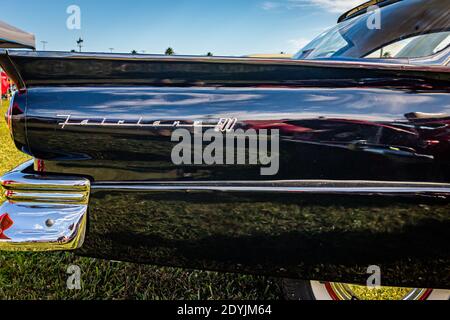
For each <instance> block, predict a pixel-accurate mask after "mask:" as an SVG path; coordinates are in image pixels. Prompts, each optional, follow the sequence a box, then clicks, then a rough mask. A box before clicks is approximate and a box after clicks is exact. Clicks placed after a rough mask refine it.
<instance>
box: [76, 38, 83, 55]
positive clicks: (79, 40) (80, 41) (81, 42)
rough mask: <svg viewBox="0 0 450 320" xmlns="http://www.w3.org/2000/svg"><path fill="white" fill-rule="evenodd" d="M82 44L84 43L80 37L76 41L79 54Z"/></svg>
mask: <svg viewBox="0 0 450 320" xmlns="http://www.w3.org/2000/svg"><path fill="white" fill-rule="evenodd" d="M83 42H84V40H83V39H81V37H80V39H78V40H77V45H78V48H79V49H80V52H81V48H82V47H83Z"/></svg>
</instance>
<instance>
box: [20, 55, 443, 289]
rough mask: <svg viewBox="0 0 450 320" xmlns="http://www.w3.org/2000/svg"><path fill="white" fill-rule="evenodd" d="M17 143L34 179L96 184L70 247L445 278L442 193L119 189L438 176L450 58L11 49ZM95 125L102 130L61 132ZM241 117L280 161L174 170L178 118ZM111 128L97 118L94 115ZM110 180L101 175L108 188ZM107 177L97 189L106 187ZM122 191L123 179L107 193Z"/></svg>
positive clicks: (404, 279)
mask: <svg viewBox="0 0 450 320" xmlns="http://www.w3.org/2000/svg"><path fill="white" fill-rule="evenodd" d="M12 59H13V60H14V62H15V63H16V64H17V68H18V71H20V72H19V73H20V74H21V75H22V76H23V79H24V83H25V84H27V85H28V88H27V90H26V92H24V93H22V94H20V95H18V96H16V98H15V100H14V103H16V104H17V107H18V109H16V110H19V109H20V110H21V112H19V111H17V114H16V115H15V116H13V118H12V122H13V126H14V131H15V134H14V136H15V140H16V144H17V145H18V146H19V147H20V148H21V149H22V150H23V151H24V152H27V153H29V154H31V155H33V156H35V157H36V158H37V159H40V160H43V161H39V168H38V167H36V169H39V171H41V174H45V173H58V174H69V175H74V174H76V175H81V176H87V177H90V178H91V180H92V183H93V184H92V193H91V199H90V203H89V230H88V234H87V239H86V243H85V244H84V246H83V248H82V249H81V251H79V253H80V254H83V255H88V256H94V257H99V258H107V259H113V260H128V261H134V262H139V263H151V264H160V265H169V266H181V267H188V268H197V269H206V270H221V271H232V272H243V273H257V274H265V275H273V276H282V277H292V278H303V279H315V280H328V281H330V280H332V281H344V282H356V283H362V284H364V283H365V282H366V279H367V274H366V269H367V267H368V266H369V265H373V264H376V265H379V266H381V267H382V270H383V284H384V285H402V286H413V287H438V288H450V281H449V268H448V266H449V261H450V259H449V258H450V257H449V250H448V243H449V240H450V239H449V235H448V227H449V202H448V200H447V199H446V198H443V197H437V198H436V197H434V198H429V199H427V198H423V197H421V198H419V197H416V198H412V199H405V198H403V197H402V198H399V197H392V196H390V197H379V196H370V197H369V196H365V197H362V196H360V197H356V196H349V195H346V196H344V195H320V196H319V195H316V196H313V195H305V194H301V193H265V194H257V193H256V192H254V191H252V189H251V183H250V184H249V188H247V190H246V192H241V193H234V192H217V191H206V190H197V191H194V190H190V191H189V192H187V191H180V190H178V191H170V190H165V191H164V192H157V191H148V190H147V191H145V190H139V189H136V190H132V188H129V189H127V190H123V189H121V188H120V186H122V185H123V183H126V182H127V181H128V182H130V184H135V183H142V182H153V183H162V182H163V181H164V182H168V181H169V182H170V181H172V182H173V181H189V182H199V181H217V183H220V182H225V181H231V180H236V181H241V182H243V181H250V182H251V181H257V180H268V181H269V183H270V182H271V181H274V180H301V181H305V180H308V179H320V180H325V179H327V180H369V181H380V180H386V181H403V182H413V181H418V182H445V183H448V182H450V181H449V178H450V170H449V157H450V149H449V121H450V114H449V111H448V110H449V107H450V90H449V86H448V81H449V72H448V68H443V67H417V66H404V65H389V64H376V63H373V64H367V63H363V62H360V61H359V62H355V61H353V62H345V61H340V62H339V61H334V62H329V61H328V62H327V61H321V62H317V61H316V62H302V61H300V62H281V61H273V60H272V61H264V60H262V61H261V60H250V59H223V61H221V60H220V59H218V58H217V59H213V60H208V61H206V59H200V60H201V61H197V60H192V59H189V58H174V59H173V60H171V59H170V58H161V57H154V58H145V59H141V58H132V57H127V58H124V57H119V56H118V57H115V58H113V57H111V56H108V57H94V56H91V57H86V56H80V55H73V56H72V55H62V54H61V55H60V56H59V57H58V56H56V57H55V56H54V55H50V56H48V55H47V54H44V55H43V56H40V54H36V53H29V54H22V53H20V54H19V53H16V54H15V56H14V57H13V56H12ZM67 114H70V115H71V119H72V120H73V121H83V120H86V119H89V120H88V121H89V122H90V123H92V122H94V124H98V126H82V125H81V126H68V127H65V128H63V127H62V126H61V125H60V123H61V122H63V121H64V120H65V119H64V117H62V118H61V117H58V115H67ZM141 117H143V118H145V119H144V121H146V122H148V123H151V122H152V121H157V120H159V121H167V122H172V121H180V122H182V123H192V122H193V121H203V122H205V123H214V122H217V120H218V119H220V118H236V119H237V120H238V122H237V126H236V127H237V128H242V129H256V130H261V129H277V130H279V131H280V137H281V141H280V161H281V163H280V171H279V173H278V174H277V175H275V176H270V177H267V176H266V177H262V176H261V175H260V170H259V169H260V167H259V166H239V165H230V166H206V165H196V166H175V165H174V164H173V163H172V161H171V158H170V156H171V150H172V147H173V146H174V143H173V142H171V141H170V138H171V134H172V132H173V128H172V129H171V128H164V129H163V128H142V127H140V126H138V125H136V126H127V127H124V126H121V125H120V124H119V121H124V122H123V123H122V124H131V123H137V121H138V120H139V119H140V118H141ZM104 118H107V119H108V121H111V122H116V123H117V126H109V127H104V126H101V125H100V124H101V122H102V121H103V120H102V119H104ZM105 183H106V184H105ZM105 186H106V187H105ZM117 187H119V188H117Z"/></svg>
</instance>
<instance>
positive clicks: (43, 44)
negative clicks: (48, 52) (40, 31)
mask: <svg viewBox="0 0 450 320" xmlns="http://www.w3.org/2000/svg"><path fill="white" fill-rule="evenodd" d="M41 43H42V51H45V46H46V45H47V43H48V41H41Z"/></svg>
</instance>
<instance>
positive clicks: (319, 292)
mask: <svg viewBox="0 0 450 320" xmlns="http://www.w3.org/2000/svg"><path fill="white" fill-rule="evenodd" d="M281 287H282V291H283V295H284V298H285V299H286V300H335V301H345V300H418V301H420V300H422V301H423V300H450V291H447V290H432V289H407V288H390V287H384V288H380V289H370V288H367V287H363V286H356V285H349V284H343V283H336V282H319V281H301V280H292V279H283V280H282V281H281Z"/></svg>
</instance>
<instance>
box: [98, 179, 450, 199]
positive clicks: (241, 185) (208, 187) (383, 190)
mask: <svg viewBox="0 0 450 320" xmlns="http://www.w3.org/2000/svg"><path fill="white" fill-rule="evenodd" d="M92 189H93V190H123V191H150V192H151V191H155V192H157V191H165V192H167V191H186V192H189V191H199V192H207V191H218V192H256V193H264V192H267V193H307V194H348V195H402V196H421V195H426V196H438V197H442V196H450V184H445V183H415V182H388V181H332V180H302V181H231V182H230V181H227V182H225V181H224V182H218V181H213V182H148V183H142V182H119V183H112V182H103V183H95V184H93V185H92Z"/></svg>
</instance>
